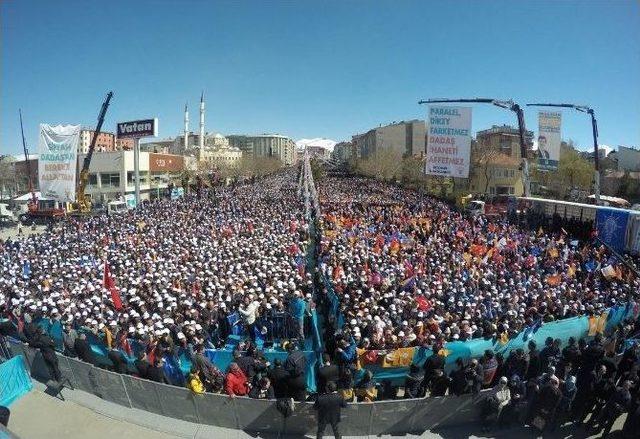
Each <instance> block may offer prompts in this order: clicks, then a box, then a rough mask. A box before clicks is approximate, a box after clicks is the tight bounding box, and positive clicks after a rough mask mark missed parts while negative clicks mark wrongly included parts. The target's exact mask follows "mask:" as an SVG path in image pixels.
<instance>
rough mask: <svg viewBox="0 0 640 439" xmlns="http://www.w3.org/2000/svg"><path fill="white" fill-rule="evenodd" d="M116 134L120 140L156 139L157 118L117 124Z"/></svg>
mask: <svg viewBox="0 0 640 439" xmlns="http://www.w3.org/2000/svg"><path fill="white" fill-rule="evenodd" d="M117 133H118V138H120V139H138V138H140V137H156V136H157V135H158V118H154V119H144V120H132V121H131V122H118V129H117Z"/></svg>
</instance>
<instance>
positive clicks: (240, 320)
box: [0, 169, 640, 428]
mask: <svg viewBox="0 0 640 439" xmlns="http://www.w3.org/2000/svg"><path fill="white" fill-rule="evenodd" d="M298 172H304V169H302V170H298ZM303 177H304V175H299V174H296V172H295V171H294V170H287V171H284V172H280V173H277V174H275V175H271V176H268V177H265V178H262V179H260V180H259V181H257V182H252V183H249V184H240V185H232V186H230V187H212V188H198V190H197V191H194V192H193V193H189V194H187V195H186V196H185V197H184V198H182V199H178V200H170V199H159V200H154V201H152V202H150V203H145V204H144V205H143V206H142V207H140V208H137V209H135V210H131V211H128V212H126V213H124V214H120V215H110V216H108V215H99V216H94V217H88V218H80V217H79V218H69V219H67V220H65V221H63V222H60V223H58V224H55V225H54V226H52V227H49V228H48V229H47V231H46V232H45V233H43V234H40V235H35V234H34V235H30V236H29V237H24V238H20V239H16V240H7V241H5V242H0V254H1V257H0V310H2V312H3V314H4V315H5V316H6V317H9V318H10V319H11V320H13V321H14V322H15V323H16V324H17V326H18V329H19V331H20V333H21V335H22V337H23V340H24V341H26V342H28V343H30V344H31V345H32V346H33V347H36V348H39V349H40V351H41V352H42V354H43V357H44V358H45V362H46V363H47V366H48V367H49V371H50V374H51V376H52V377H53V378H55V379H61V378H62V377H61V374H60V371H59V370H58V369H57V364H56V361H55V350H62V351H63V352H64V353H65V354H67V355H69V356H73V357H78V358H80V359H81V360H83V361H86V362H89V363H92V364H96V365H97V364H98V362H97V361H96V358H95V352H94V351H93V350H92V349H91V346H90V341H91V340H89V339H88V338H87V335H95V336H96V337H98V338H99V339H101V340H102V341H103V342H104V344H105V346H106V348H107V350H108V358H109V360H110V363H111V364H112V365H113V366H112V368H113V369H114V370H116V371H118V372H121V373H133V374H135V375H138V376H140V377H142V378H146V379H150V380H153V381H157V382H163V383H171V384H180V385H186V386H187V387H188V388H190V389H191V390H192V391H194V392H196V393H202V392H205V391H206V392H222V393H227V394H229V395H231V396H250V397H253V398H261V399H274V398H281V397H291V398H294V399H296V400H299V401H301V400H304V399H305V398H306V397H307V394H306V390H307V389H306V373H307V363H306V361H307V360H306V358H305V355H304V353H303V352H302V351H301V349H300V347H301V344H300V343H297V341H300V340H303V339H305V338H306V337H308V336H309V333H308V328H307V325H305V318H306V316H308V315H309V314H310V312H311V311H312V310H313V309H314V307H315V306H316V301H317V303H318V306H320V307H321V313H322V314H324V315H326V316H328V319H327V320H326V321H325V322H324V323H325V324H326V328H325V329H326V333H325V334H324V335H325V337H324V343H325V353H324V355H323V359H322V364H321V365H320V367H319V368H318V371H317V375H318V393H320V394H322V393H324V392H327V391H336V392H339V393H340V395H341V396H342V397H343V398H344V399H345V400H350V401H375V400H380V399H395V398H400V397H404V398H415V397H424V396H426V395H431V396H441V395H445V394H447V393H448V394H456V395H460V394H464V393H477V392H479V391H480V389H482V388H487V389H488V388H491V389H492V390H491V391H490V392H488V397H487V398H486V401H488V402H486V403H485V404H484V405H483V406H482V419H483V422H484V423H485V424H484V425H485V426H487V425H489V423H488V422H487V419H490V418H491V417H492V416H493V417H495V418H499V419H511V418H513V417H512V416H507V415H505V413H507V414H508V413H512V414H515V415H517V416H516V418H517V419H520V420H522V421H523V422H527V423H529V424H533V425H535V423H536V422H537V423H543V424H548V425H560V424H561V421H563V420H566V419H568V418H569V417H573V418H575V419H577V420H579V421H581V420H583V419H584V417H585V416H586V414H587V413H590V412H591V413H594V415H592V420H596V419H601V422H602V425H603V426H604V427H605V428H607V426H608V428H610V425H609V424H608V422H609V418H608V417H607V414H608V413H614V412H615V411H620V410H622V409H619V408H618V406H615V405H612V404H618V405H619V406H620V407H622V408H623V409H624V410H623V411H630V413H634V412H633V410H635V408H634V407H636V406H634V405H633V404H636V405H637V398H638V388H639V379H638V360H639V353H638V348H637V347H636V346H635V345H631V347H628V348H627V349H625V347H624V346H623V342H624V340H625V339H627V338H630V337H631V336H632V335H633V334H637V333H638V331H639V330H640V328H639V327H638V326H637V322H636V323H635V326H634V322H629V321H627V322H624V323H623V324H621V325H620V326H619V327H617V328H616V330H615V332H614V333H613V334H608V337H607V339H606V340H604V341H603V340H602V339H601V337H597V338H596V339H595V340H593V341H591V342H586V341H585V340H579V341H578V342H576V340H573V341H572V342H571V343H570V344H569V346H567V347H565V348H564V349H561V346H560V340H554V339H549V340H547V344H546V346H544V347H542V349H541V350H538V347H537V346H536V345H535V343H533V342H531V343H530V344H529V348H528V350H527V351H526V352H525V350H523V349H517V350H514V351H512V352H511V354H510V355H509V356H508V358H503V357H502V356H501V355H500V354H497V355H495V354H494V353H493V352H492V351H487V352H486V353H485V355H484V356H483V357H482V358H479V359H470V360H469V361H462V360H461V359H459V360H458V362H457V363H456V366H455V368H454V369H453V370H452V371H450V373H446V372H445V367H444V365H445V358H444V355H445V350H443V349H442V348H443V347H444V346H445V344H446V343H448V342H452V341H464V340H470V339H474V338H496V339H502V340H508V339H510V338H512V337H513V336H514V335H515V334H517V333H519V332H520V331H522V330H524V329H525V328H531V327H535V326H536V325H538V326H539V325H542V324H544V323H545V322H549V321H553V320H559V319H564V318H568V317H573V316H593V315H600V314H601V313H602V312H603V311H604V310H606V309H608V308H609V307H612V306H615V305H617V304H623V303H624V304H627V303H629V302H630V301H631V302H632V301H633V300H635V299H636V298H637V293H638V291H640V279H638V277H636V276H635V275H634V274H633V272H632V270H630V269H628V267H627V266H625V265H624V264H622V263H621V261H619V260H618V259H617V258H616V257H615V256H614V255H612V254H611V253H610V252H609V250H608V249H607V248H606V247H605V246H601V245H597V244H596V243H595V241H591V240H581V241H576V240H574V239H573V237H571V236H569V235H570V234H572V233H567V231H566V230H564V229H562V228H559V227H556V228H547V229H545V228H536V227H534V228H527V227H524V226H522V224H516V223H514V222H509V221H507V220H506V219H503V220H492V221H489V220H487V218H486V217H484V216H482V215H480V216H469V215H465V214H463V213H461V212H460V211H458V210H456V209H453V208H452V207H451V206H449V205H448V204H446V203H444V202H441V201H438V200H436V199H433V198H430V197H427V196H425V195H423V194H421V193H419V192H417V191H413V190H407V189H403V188H401V187H398V186H394V185H390V184H386V183H382V182H377V181H374V180H371V179H363V178H359V177H351V178H334V177H329V178H326V179H324V180H323V181H321V182H320V184H319V185H318V193H319V199H320V211H321V214H320V215H319V216H318V218H317V219H318V230H319V235H318V236H319V242H318V245H317V246H315V251H316V253H315V254H316V256H317V263H318V270H317V272H315V273H314V272H313V271H309V270H308V266H307V262H308V261H307V251H308V249H309V248H310V244H311V242H312V238H313V237H312V236H311V234H312V232H313V230H314V229H312V228H310V224H309V223H308V218H309V216H308V212H305V210H306V209H305V207H306V208H307V209H308V208H309V206H314V207H313V208H314V209H317V206H318V203H317V202H313V203H310V202H309V200H305V201H306V202H303V197H302V196H301V194H302V192H303V191H302V190H300V187H299V185H300V183H301V182H303V180H304V179H303ZM312 193H315V190H314V191H312ZM582 235H585V234H584V233H582ZM105 265H106V268H107V269H105ZM107 271H108V273H107ZM107 278H111V279H113V281H111V280H109V279H107ZM113 284H115V286H116V288H115V290H117V291H116V292H117V296H118V300H116V298H115V296H114V291H113V290H114V288H113V286H114V285H113ZM314 292H315V293H317V294H314ZM332 295H333V297H334V298H335V300H337V302H338V303H337V312H335V313H332V312H331V311H330V308H331V307H332V305H331V302H332V299H331V298H330V296H332ZM120 302H121V303H120ZM43 322H47V323H46V324H43ZM54 325H58V326H59V327H61V328H62V330H61V336H62V346H60V345H59V344H57V343H56V341H54V340H53V339H52V338H51V337H50V336H49V335H50V333H48V329H49V328H51V327H52V326H54ZM231 335H239V336H240V337H238V339H240V340H242V341H241V342H240V343H239V344H237V345H236V346H235V349H234V351H233V362H232V363H231V364H230V366H229V368H228V370H225V371H221V370H219V369H218V368H217V367H216V366H215V365H214V364H213V363H212V361H211V360H210V358H209V357H208V356H207V355H206V354H205V350H206V349H217V348H222V347H224V346H225V345H227V342H228V341H229V337H230V336H231ZM283 340H291V341H288V342H286V343H283V344H282V345H283V346H284V347H286V349H287V350H288V351H289V352H288V356H287V357H286V360H284V361H279V360H275V361H274V362H273V364H272V363H270V362H269V361H267V360H266V357H265V355H264V352H263V348H264V347H265V343H267V345H266V346H268V343H270V342H277V341H283ZM132 345H135V347H137V349H132ZM405 347H424V348H429V349H431V350H432V352H434V353H436V354H434V355H433V356H431V357H429V358H428V359H427V360H426V362H425V363H424V364H421V365H417V364H412V365H411V367H410V369H409V372H408V374H407V377H406V380H405V382H404V385H400V386H399V385H398V384H397V383H394V384H392V382H391V381H390V380H385V381H383V382H376V380H375V378H374V375H373V374H372V373H371V372H369V371H366V370H364V371H363V370H360V365H359V364H358V352H363V351H365V352H366V351H372V350H377V351H389V350H393V349H398V348H405ZM623 351H624V357H623V362H622V363H621V364H622V365H623V366H618V365H616V364H615V362H614V361H612V360H611V357H612V355H613V354H615V353H620V352H623ZM124 354H128V355H129V356H135V357H136V360H135V361H134V362H133V366H132V364H131V363H132V362H131V361H127V359H126V358H125V357H124ZM180 355H184V356H185V357H186V358H188V359H189V360H190V362H191V365H192V367H191V371H190V373H189V374H188V375H187V376H186V378H185V377H183V378H185V379H184V381H183V382H182V383H176V382H175V380H172V378H171V377H169V376H167V369H166V368H165V367H164V366H165V365H164V362H165V361H166V360H167V359H168V358H169V359H170V358H178V357H179V356H180ZM601 366H604V367H605V368H606V370H600V369H601ZM594 374H595V375H594ZM598 374H600V375H598ZM603 377H606V379H607V380H608V381H607V383H608V384H607V387H606V392H605V389H600V390H601V393H597V391H596V390H593V389H595V388H596V386H597V385H600V384H597V383H600V382H601V380H602V379H605V378H603ZM602 386H604V384H602ZM616 386H618V387H616ZM600 390H598V391H600ZM571 392H573V397H572V398H571V401H569V402H567V398H568V396H567V395H565V393H569V394H571ZM627 395H631V396H629V397H627ZM574 398H575V401H574ZM612 398H613V399H612ZM620 398H622V399H624V401H623V402H624V404H622V403H620V404H619V401H618V400H619V399H620ZM634 398H635V399H634ZM632 400H633V401H635V402H633V401H632ZM525 402H526V404H525ZM623 406H624V407H623ZM594 407H596V410H595V411H594V410H593V408H594ZM630 419H632V417H630ZM633 419H637V416H636V418H633Z"/></svg>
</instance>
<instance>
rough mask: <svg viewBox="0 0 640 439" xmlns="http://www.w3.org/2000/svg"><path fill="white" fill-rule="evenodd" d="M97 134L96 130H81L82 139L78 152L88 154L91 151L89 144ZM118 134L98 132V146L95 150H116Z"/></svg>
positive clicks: (79, 142)
mask: <svg viewBox="0 0 640 439" xmlns="http://www.w3.org/2000/svg"><path fill="white" fill-rule="evenodd" d="M94 135H95V131H94V130H90V129H82V130H80V139H79V141H78V154H86V153H88V152H89V146H90V145H91V141H92V140H93V137H94ZM115 139H116V136H115V135H114V134H113V133H108V132H105V131H101V132H100V133H98V139H97V140H96V148H95V150H94V152H111V151H115V150H116V140H115Z"/></svg>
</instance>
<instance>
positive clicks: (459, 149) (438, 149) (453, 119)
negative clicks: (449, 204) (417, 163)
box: [424, 107, 471, 178]
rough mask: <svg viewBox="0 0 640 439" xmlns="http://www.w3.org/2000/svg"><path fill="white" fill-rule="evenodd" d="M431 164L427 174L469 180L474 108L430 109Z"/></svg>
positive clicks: (428, 160) (426, 168)
mask: <svg viewBox="0 0 640 439" xmlns="http://www.w3.org/2000/svg"><path fill="white" fill-rule="evenodd" d="M427 122H428V124H429V136H428V140H427V163H426V165H425V170H424V173H425V174H427V175H440V176H444V177H461V178H467V177H469V156H470V154H471V108H469V107H430V108H429V118H428V120H427Z"/></svg>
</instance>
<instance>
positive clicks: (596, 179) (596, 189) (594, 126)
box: [527, 104, 600, 206]
mask: <svg viewBox="0 0 640 439" xmlns="http://www.w3.org/2000/svg"><path fill="white" fill-rule="evenodd" d="M527 107H562V108H573V109H574V110H578V111H580V112H582V113H587V114H588V115H589V116H591V131H592V132H593V153H594V156H593V160H594V161H593V165H594V168H595V171H594V174H593V193H594V195H595V198H596V206H598V205H599V204H600V157H599V155H598V121H597V120H596V114H595V112H594V111H593V108H591V107H588V106H586V105H576V104H527Z"/></svg>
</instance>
